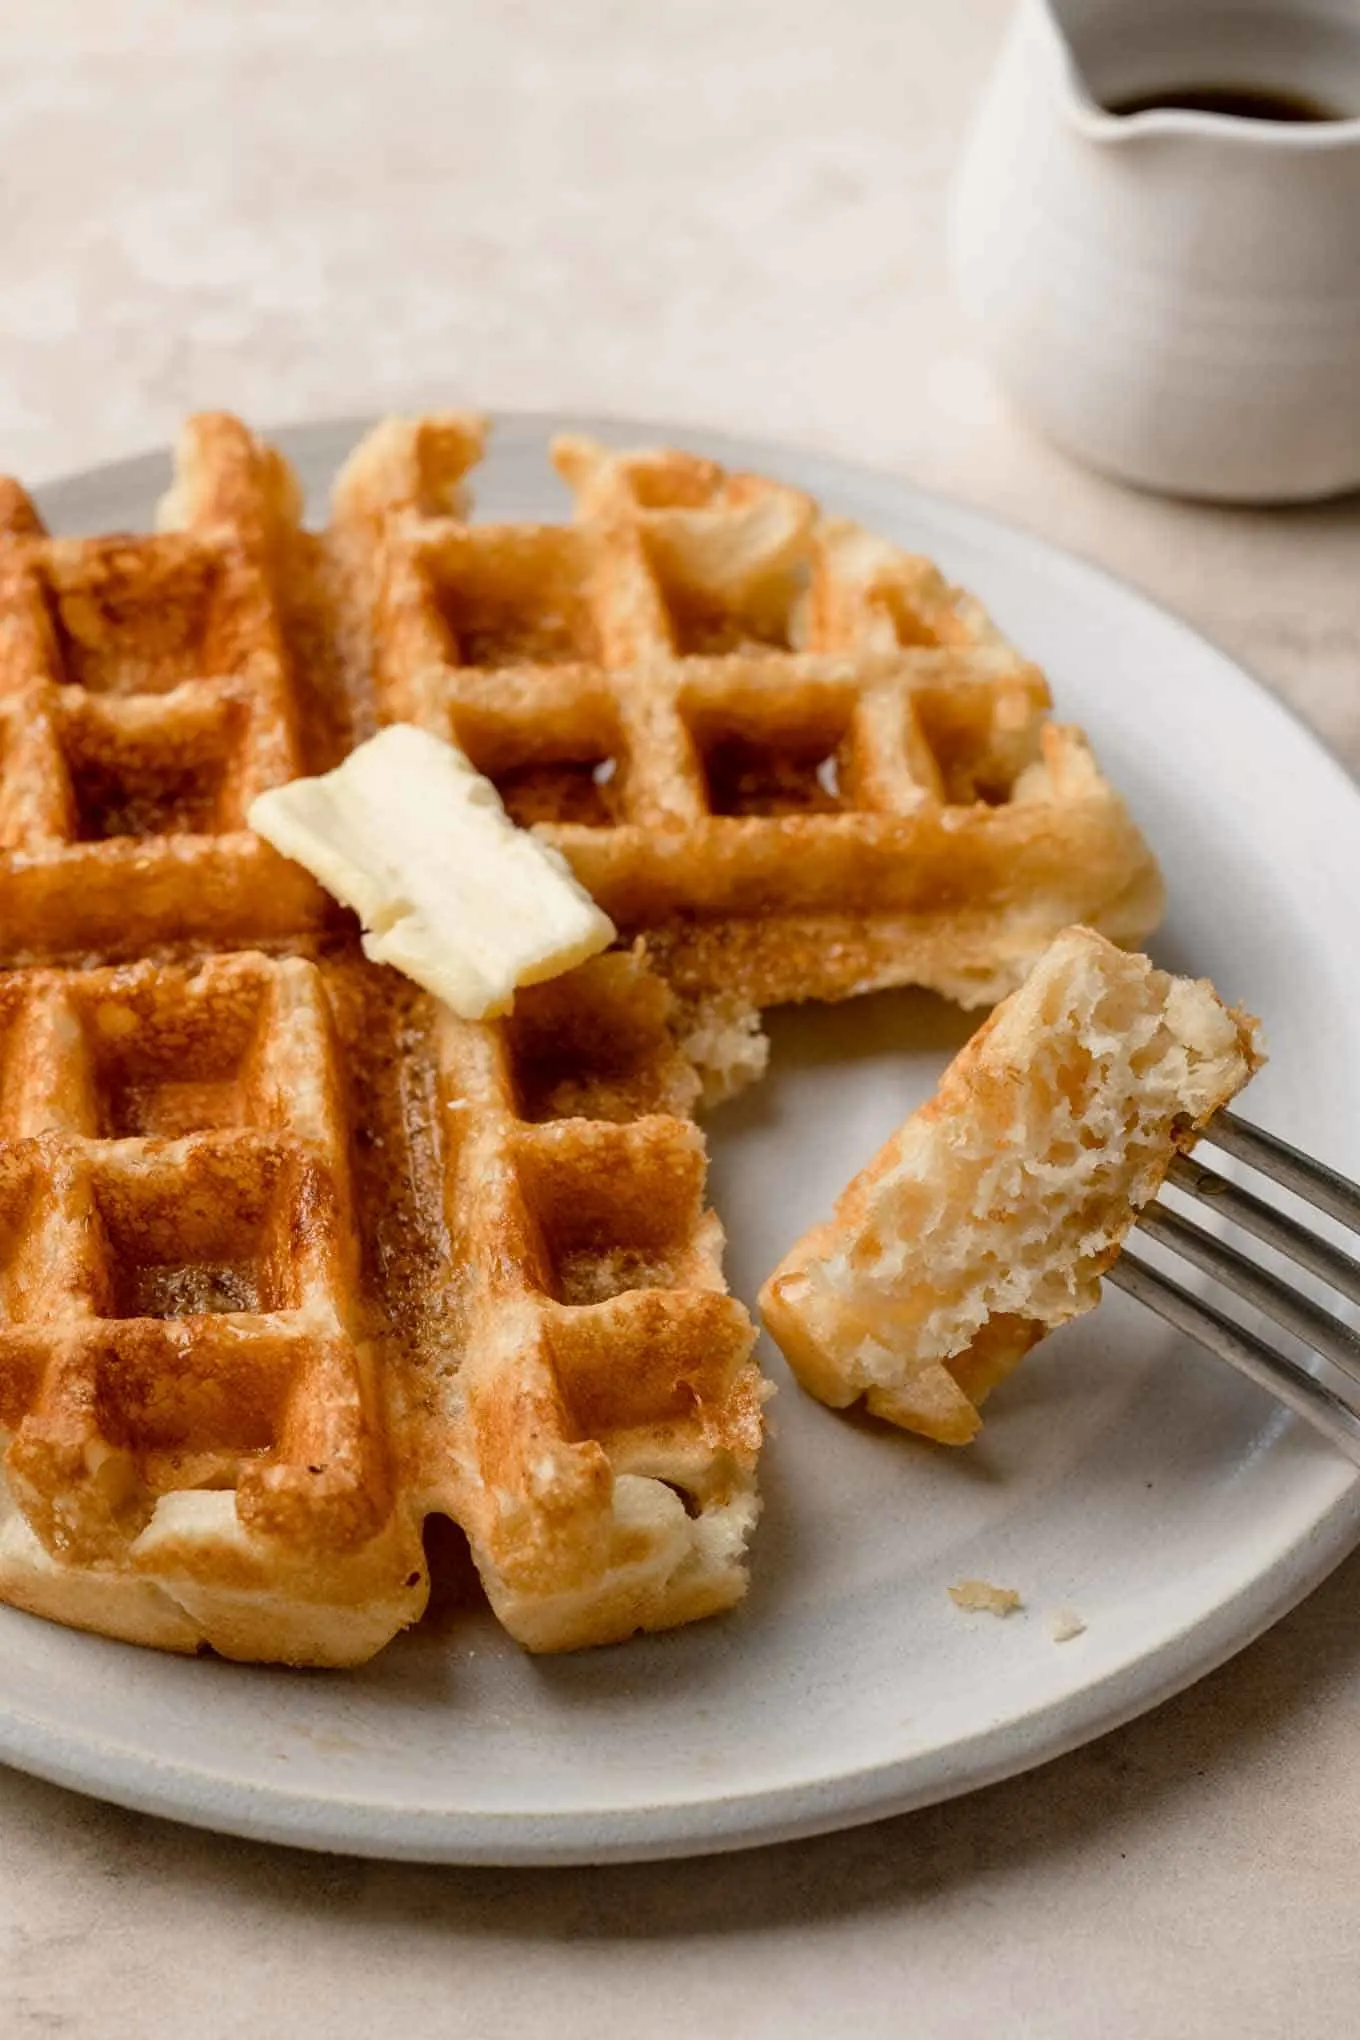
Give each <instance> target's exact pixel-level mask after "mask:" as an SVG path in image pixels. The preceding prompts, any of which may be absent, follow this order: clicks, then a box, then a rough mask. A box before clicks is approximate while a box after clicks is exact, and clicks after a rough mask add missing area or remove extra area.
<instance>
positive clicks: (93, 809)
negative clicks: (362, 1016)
mask: <svg viewBox="0 0 1360 2040" xmlns="http://www.w3.org/2000/svg"><path fill="white" fill-rule="evenodd" d="M181 473H182V484H181V488H182V507H183V509H184V511H185V514H186V528H185V529H184V530H179V531H173V532H166V533H164V534H163V535H161V536H158V537H151V538H146V537H143V538H131V537H127V536H122V535H118V536H113V537H108V538H93V539H70V538H48V537H47V536H46V535H45V534H44V533H43V531H42V528H41V525H40V524H39V522H38V519H37V517H36V514H35V513H34V511H33V508H32V505H31V504H30V503H29V501H28V499H27V497H26V496H25V495H24V494H23V491H22V490H21V489H19V488H18V487H17V485H16V484H14V483H6V484H4V485H3V487H2V488H0V853H3V854H0V962H3V963H14V962H27V961H31V960H35V959H37V958H47V957H50V956H52V955H53V954H54V953H56V952H57V951H58V950H60V951H61V952H62V953H64V954H66V955H70V956H72V957H80V956H84V955H92V956H105V957H106V956H110V955H115V954H117V955H129V956H131V955H137V954H140V953H142V952H143V951H145V950H146V949H148V948H150V947H151V946H153V945H156V944H159V943H163V942H167V941H194V942H198V943H200V944H202V945H204V946H206V947H214V948H217V947H222V946H224V945H226V944H229V943H231V942H233V941H237V940H239V939H241V938H242V937H245V936H248V937H260V938H268V937H272V936H276V935H280V934H288V933H292V932H294V931H296V930H297V929H299V928H303V927H308V926H312V925H316V924H317V923H319V922H320V921H321V920H322V919H323V918H324V916H325V913H326V907H325V902H324V899H323V896H322V894H321V893H320V891H319V890H318V888H317V887H315V886H314V885H313V884H312V882H311V880H310V879H308V877H307V876H306V874H305V873H304V872H302V871H300V870H299V869H298V868H297V867H296V866H291V865H289V864H287V863H285V862H284V860H283V859H282V858H279V857H276V856H275V855H274V853H273V851H271V850H270V849H269V847H268V846H267V845H266V844H264V843H262V842H261V841H260V840H259V838H258V837H256V836H254V835H252V834H251V832H250V830H249V829H247V828H246V826H245V819H244V817H245V810H246V808H247V806H248V805H249V803H250V801H251V800H252V799H253V798H254V796H255V795H256V793H258V792H260V791H262V789H263V788H264V787H266V786H272V785H277V784H279V783H281V782H283V781H286V780H288V779H292V778H295V777H296V776H297V774H298V773H299V772H301V771H304V770H306V769H308V763H309V759H308V753H307V751H306V750H305V749H304V746H303V742H302V733H301V727H300V718H299V701H298V698H297V692H296V689H295V687H294V685H293V680H292V674H291V670H290V662H289V659H288V656H287V652H286V648H285V644H284V641H283V636H282V631H281V627H280V616H279V603H278V599H277V596H276V592H275V586H274V577H273V571H272V570H273V567H274V565H275V563H276V561H277V560H278V558H279V557H280V554H281V550H282V548H283V546H284V544H285V542H286V534H287V533H288V531H289V529H290V527H292V526H294V525H295V519H296V514H297V508H298V502H297V495H296V489H295V486H294V484H293V481H292V477H291V475H290V474H289V472H288V470H287V468H286V467H285V465H284V464H283V462H282V461H281V460H280V459H279V458H278V456H277V455H275V454H273V453H271V452H269V451H268V450H267V449H265V448H264V447H262V446H260V445H259V444H258V443H257V442H255V441H254V440H252V439H251V437H250V436H249V434H247V433H246V432H245V430H244V429H243V428H242V427H241V426H239V425H237V424H236V422H235V421H234V420H232V419H226V418H219V417H209V418H203V419H198V420H194V421H192V422H191V424H190V425H189V427H188V428H187V429H186V433H185V438H184V442H183V444H182V447H181Z"/></svg>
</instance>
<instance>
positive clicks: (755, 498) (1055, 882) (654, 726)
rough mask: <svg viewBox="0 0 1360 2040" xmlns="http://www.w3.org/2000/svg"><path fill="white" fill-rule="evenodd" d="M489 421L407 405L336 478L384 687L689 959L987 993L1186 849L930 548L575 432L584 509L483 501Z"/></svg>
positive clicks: (808, 992) (610, 901)
mask: <svg viewBox="0 0 1360 2040" xmlns="http://www.w3.org/2000/svg"><path fill="white" fill-rule="evenodd" d="M480 451H481V429H480V426H479V423H478V421H477V420H475V419H465V418H456V417H447V418H437V419H427V420H415V421H409V422H403V421H399V420H389V421H388V423H387V424H386V425H385V426H383V427H381V428H379V430H378V431H377V432H376V433H375V434H373V435H372V436H371V437H370V438H369V440H367V441H366V442H365V443H364V444H363V445H362V446H361V447H360V448H358V449H357V451H356V453H355V454H354V455H353V456H352V457H351V460H350V462H349V463H348V464H347V467H346V468H345V470H344V471H343V472H342V475H341V477H340V479H339V482H338V485H337V490H336V497H335V516H336V523H337V526H338V527H339V528H341V529H343V530H345V531H347V532H349V533H350V534H352V537H353V542H354V558H355V561H356V569H357V570H358V571H360V572H361V573H363V574H366V577H367V581H368V585H369V590H370V604H371V607H370V617H371V622H370V630H371V646H372V662H373V671H374V678H375V684H376V691H377V709H378V713H379V714H380V715H381V716H383V717H385V718H388V719H393V720H405V721H412V722H416V723H419V724H421V725H422V726H424V727H426V728H428V729H430V730H432V731H434V732H435V733H436V734H438V735H442V736H446V737H449V738H451V739H452V740H453V741H455V742H457V743H458V744H459V745H461V747H462V748H463V749H464V750H465V751H466V752H467V753H468V754H469V756H470V757H471V758H472V760H473V762H474V763H475V764H476V765H477V766H478V767H479V768H480V769H481V770H482V771H483V772H485V773H486V774H487V776H488V777H489V778H491V779H492V780H493V781H494V782H495V784H496V786H497V787H498V789H499V791H500V793H501V796H502V798H503V799H504V801H505V803H506V805H507V807H508V808H509V809H510V811H511V812H512V813H513V814H514V815H515V817H516V818H517V819H518V820H520V821H521V822H523V823H524V824H526V825H527V826H532V827H536V828H538V829H540V830H541V831H542V832H543V833H544V834H545V835H546V836H547V837H548V838H549V839H550V840H551V841H552V842H553V843H554V844H556V846H557V847H558V848H559V849H561V850H562V851H563V852H564V854H565V855H566V856H567V858H568V859H569V861H570V862H571V864H572V866H573V867H574V869H575V871H576V873H577V876H578V877H579V878H580V879H581V880H582V881H583V882H584V884H585V885H586V886H587V887H588V888H589V889H590V891H591V892H593V893H594V894H595V896H596V898H597V899H598V900H599V902H600V904H601V905H602V906H603V907H604V908H605V910H606V911H607V912H608V913H609V914H610V915H611V916H612V917H613V919H614V920H615V922H616V923H617V924H618V925H619V926H620V927H621V928H622V929H624V930H625V931H626V932H628V933H643V932H645V933H646V935H647V937H648V941H649V945H650V947H651V949H652V952H653V954H654V955H656V956H657V957H658V958H659V959H660V960H661V961H662V963H663V965H664V967H665V968H666V970H667V971H668V973H669V974H670V975H671V977H672V978H673V980H674V981H675V982H676V983H677V985H679V986H680V987H682V988H683V989H684V990H686V991H688V992H690V993H694V992H699V991H710V992H711V991H713V990H714V989H716V988H719V987H722V988H725V989H726V990H727V991H729V992H735V993H739V994H740V995H741V997H743V998H744V999H746V1000H748V1001H749V1002H750V1003H752V1004H754V1005H756V1006H762V1005H766V1004H770V1003H774V1002H777V1001H781V1000H786V999H799V998H809V997H818V998H836V997H842V996H845V995H848V994H850V993H853V992H859V991H864V990H867V989H871V988H873V987H875V986H881V985H888V984H904V983H916V984H923V985H926V986H929V987H931V988H933V989H935V990H937V991H941V992H943V993H945V994H946V995H948V996H949V997H951V998H954V999H957V1000H959V1001H960V1002H961V1003H963V1004H965V1005H978V1004H984V1003H989V1002H992V1001H994V1000H995V999H997V998H998V997H1000V996H1002V995H1003V994H1004V993H1005V992H1006V991H1009V990H1010V989H1012V988H1013V986H1014V985H1015V984H1016V983H1017V982H1018V981H1019V980H1020V979H1021V978H1022V977H1023V975H1024V973H1025V970H1026V969H1027V968H1028V966H1029V965H1030V963H1032V961H1033V960H1034V958H1035V957H1036V956H1037V955H1038V954H1039V953H1040V952H1041V951H1042V949H1043V948H1044V946H1045V944H1046V943H1047V942H1048V941H1049V940H1050V939H1051V938H1052V936H1053V935H1054V934H1055V933H1056V932H1057V931H1058V930H1059V929H1060V928H1062V927H1064V926H1066V925H1068V924H1069V923H1070V922H1072V921H1074V920H1085V921H1087V922H1089V923H1090V924H1091V925H1093V926H1096V927H1098V928H1100V929H1101V930H1102V931H1104V932H1106V933H1108V934H1110V935H1112V936H1115V937H1117V938H1119V939H1121V940H1135V939H1139V938H1141V937H1142V936H1143V935H1145V934H1146V933H1147V932H1148V931H1149V930H1150V928H1151V927H1152V926H1153V925H1154V924H1155V922H1156V920H1157V918H1158V915H1159V912H1160V906H1161V886H1160V880H1159V877H1158V874H1157V870H1156V866H1155V864H1154V862H1153V860H1152V857H1151V855H1150V853H1149V852H1148V850H1147V847H1146V845H1145V844H1144V842H1143V840H1142V838H1141V836H1140V835H1139V833H1138V831H1137V829H1136V827H1135V826H1134V824H1133V822H1132V821H1131V820H1130V818H1129V816H1128V814H1127V812H1126V811H1125V809H1124V807H1123V805H1122V803H1121V802H1120V801H1119V799H1118V797H1117V795H1116V794H1115V793H1114V792H1113V790H1112V789H1111V787H1110V786H1109V785H1108V783H1107V782H1106V781H1105V779H1104V778H1103V777H1102V776H1101V774H1100V772H1099V769H1098V768H1097V766H1096V764H1095V761H1094V759H1093V757H1092V755H1091V752H1090V749H1089V746H1088V745H1087V743H1086V741H1085V739H1084V738H1083V737H1082V735H1081V733H1080V732H1079V731H1076V730H1073V729H1070V728H1065V727H1063V726H1061V725H1058V724H1056V723H1054V722H1052V721H1051V720H1050V719H1049V715H1048V711H1049V708H1050V697H1049V693H1048V688H1047V685H1046V683H1045V681H1044V679H1043V676H1042V675H1041V674H1040V673H1039V672H1038V670H1037V669H1036V668H1035V667H1034V666H1033V665H1031V664H1029V663H1028V662H1027V661H1025V660H1024V659H1022V658H1021V657H1020V655H1019V654H1018V653H1016V652H1015V650H1014V649H1013V648H1012V647H1011V646H1010V645H1009V644H1008V643H1007V642H1006V641H1005V639H1004V638H1003V637H1002V636H1001V634H1000V632H999V631H997V629H996V628H995V626H994V625H993V624H992V623H991V622H990V620H989V619H988V618H987V616H986V614H985V613H984V611H983V610H982V609H981V607H980V605H979V604H978V603H977V602H976V600H975V599H974V598H972V597H971V596H969V595H967V594H965V593H963V592H961V591H960V590H958V589H955V588H952V587H950V586H949V585H948V584H947V583H946V582H945V581H944V579H943V577H942V576H941V575H940V574H939V573H938V571H937V570H936V569H935V568H934V567H933V566H932V565H931V564H930V562H928V561H926V560H923V559H919V558H916V557H915V556H912V555H909V554H905V553H902V552H901V551H899V550H898V549H897V548H895V547H893V546H890V545H888V544H887V543H886V542H884V541H882V540H880V539H877V538H875V537H874V536H873V535H872V534H870V533H868V532H865V531H863V530H861V529H859V528H858V527H857V526H855V525H853V524H850V523H848V522H846V521H845V520H840V519H832V518H824V517H822V516H820V514H819V513H818V511H817V508H816V506H815V504H813V503H812V502H811V500H810V499H809V498H807V497H805V496H803V495H801V494H800V493H799V492H798V491H796V490H793V489H789V488H785V487H783V486H781V485H779V484H777V483H774V482H769V481H766V480H763V479H761V478H760V477H757V476H750V475H730V474H727V473H725V472H724V471H723V470H722V469H721V468H720V467H718V466H717V465H716V464H715V463H713V462H711V461H704V460H699V459H697V458H695V457H694V456H691V455H687V454H682V453H676V452H671V451H660V452H655V453H624V454H617V453H613V452H610V451H609V450H607V449H605V448H603V447H600V446H597V445H594V444H593V443H591V442H588V441H583V440H579V439H563V440H559V441H558V442H557V443H556V445H555V448H554V458H555V460H556V462H557V465H558V468H559V470H560V471H561V473H562V475H563V476H564V478H565V479H566V481H567V483H568V485H569V487H570V489H571V491H572V493H573V497H574V501H575V518H574V521H573V522H572V523H571V524H569V525H566V526H558V525H530V524H489V525H473V524H469V523H467V522H466V521H465V507H466V506H465V495H464V485H465V480H466V477H467V475H468V474H469V473H470V472H471V470H472V469H473V468H474V467H475V464H476V461H477V459H478V458H479V456H480Z"/></svg>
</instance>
